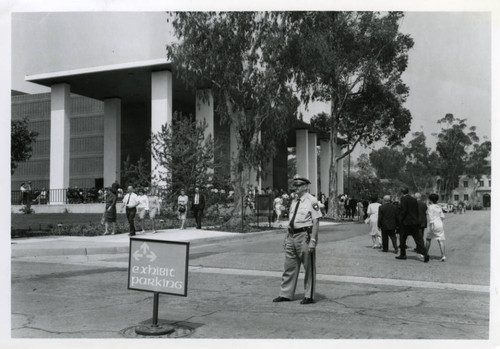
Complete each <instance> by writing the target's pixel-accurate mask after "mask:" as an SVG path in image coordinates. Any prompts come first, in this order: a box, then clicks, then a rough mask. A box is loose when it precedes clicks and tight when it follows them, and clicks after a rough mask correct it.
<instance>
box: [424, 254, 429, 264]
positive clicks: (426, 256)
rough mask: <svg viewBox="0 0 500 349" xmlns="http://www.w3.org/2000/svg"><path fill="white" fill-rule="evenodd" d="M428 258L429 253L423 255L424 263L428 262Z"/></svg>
mask: <svg viewBox="0 0 500 349" xmlns="http://www.w3.org/2000/svg"><path fill="white" fill-rule="evenodd" d="M429 259H430V257H429V255H428V254H426V255H425V257H424V263H428V262H429Z"/></svg>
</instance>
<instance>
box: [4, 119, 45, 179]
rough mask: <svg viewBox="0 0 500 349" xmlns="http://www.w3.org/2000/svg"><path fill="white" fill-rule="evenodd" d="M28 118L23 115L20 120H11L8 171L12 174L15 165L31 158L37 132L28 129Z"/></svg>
mask: <svg viewBox="0 0 500 349" xmlns="http://www.w3.org/2000/svg"><path fill="white" fill-rule="evenodd" d="M28 125H29V118H28V117H25V118H24V119H21V120H12V122H11V133H10V137H11V138H10V147H11V158H10V172H11V174H14V171H15V170H16V168H17V165H18V164H19V163H20V162H23V161H27V160H29V158H31V154H32V152H33V143H34V142H35V141H36V137H37V136H38V132H35V131H30V130H29V127H28Z"/></svg>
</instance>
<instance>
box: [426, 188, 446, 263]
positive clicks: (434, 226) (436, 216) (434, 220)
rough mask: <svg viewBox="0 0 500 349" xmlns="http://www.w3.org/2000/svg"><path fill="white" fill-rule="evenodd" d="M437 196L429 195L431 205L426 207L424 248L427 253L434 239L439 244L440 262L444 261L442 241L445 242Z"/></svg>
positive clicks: (442, 214)
mask: <svg viewBox="0 0 500 349" xmlns="http://www.w3.org/2000/svg"><path fill="white" fill-rule="evenodd" d="M438 199H439V196H438V195H437V194H431V195H429V201H430V202H431V204H430V205H429V206H428V207H427V215H428V217H427V221H428V222H429V230H428V231H427V236H426V238H425V239H426V241H425V248H426V249H427V252H429V248H430V247H431V240H432V239H436V240H437V242H438V244H439V249H440V250H441V262H444V261H445V260H446V257H445V255H444V253H445V250H444V240H446V238H445V236H444V227H443V219H444V213H443V210H442V209H441V207H440V206H439V205H437V204H436V203H437V202H438Z"/></svg>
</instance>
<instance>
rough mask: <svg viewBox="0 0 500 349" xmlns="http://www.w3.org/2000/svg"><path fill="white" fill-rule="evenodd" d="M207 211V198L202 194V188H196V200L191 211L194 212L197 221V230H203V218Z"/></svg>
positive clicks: (194, 199)
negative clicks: (204, 212)
mask: <svg viewBox="0 0 500 349" xmlns="http://www.w3.org/2000/svg"><path fill="white" fill-rule="evenodd" d="M204 209H205V196H204V195H203V194H201V193H200V188H198V187H196V188H194V198H193V205H192V206H191V210H193V214H194V218H195V219H196V229H201V216H202V215H203V210H204Z"/></svg>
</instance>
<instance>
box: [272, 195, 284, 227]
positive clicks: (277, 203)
mask: <svg viewBox="0 0 500 349" xmlns="http://www.w3.org/2000/svg"><path fill="white" fill-rule="evenodd" d="M282 210H283V199H282V198H281V197H279V196H277V197H276V198H275V199H274V212H276V223H278V222H279V221H280V216H281V211H282Z"/></svg>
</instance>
